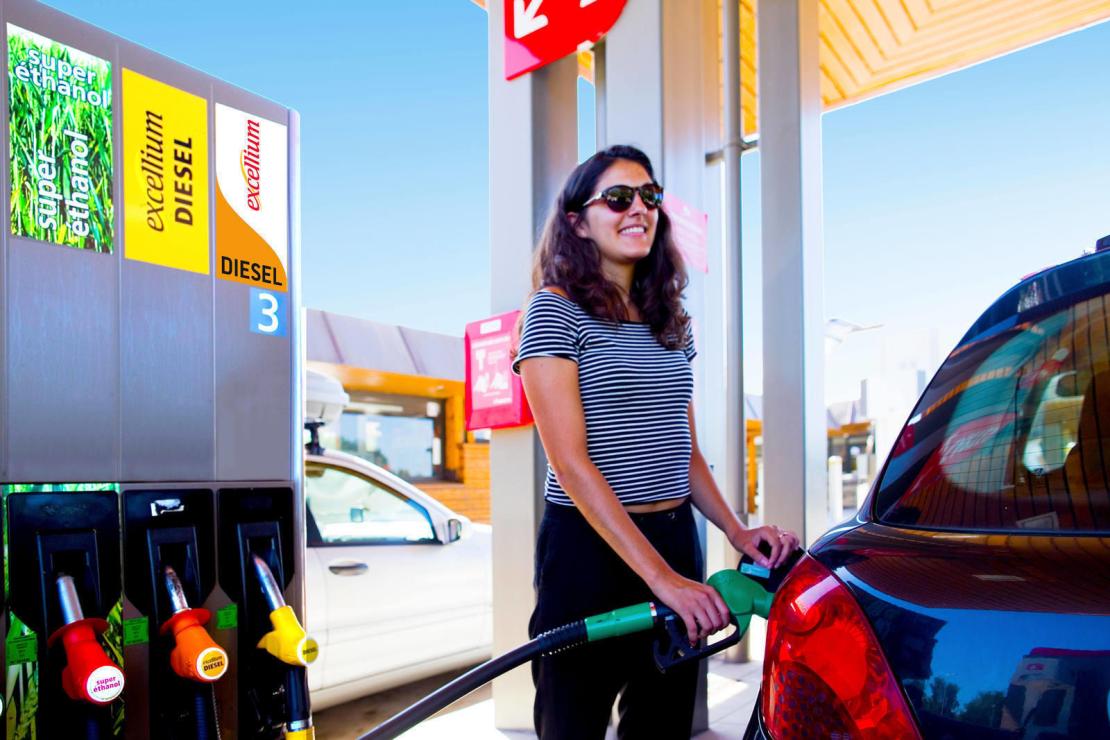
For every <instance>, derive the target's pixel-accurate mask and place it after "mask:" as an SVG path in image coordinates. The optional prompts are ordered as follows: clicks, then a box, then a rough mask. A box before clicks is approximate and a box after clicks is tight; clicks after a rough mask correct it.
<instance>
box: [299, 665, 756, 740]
mask: <svg viewBox="0 0 1110 740" xmlns="http://www.w3.org/2000/svg"><path fill="white" fill-rule="evenodd" d="M516 670H523V669H522V668H518V669H516ZM463 672H464V671H456V672H453V673H445V674H442V675H439V676H433V677H431V678H427V679H425V680H423V681H417V682H416V683H412V684H408V685H407V686H400V687H398V688H396V689H390V690H389V691H383V692H381V693H379V694H374V695H372V696H367V697H364V698H362V699H357V700H355V701H352V702H348V703H346V704H340V705H339V706H336V707H332V708H330V709H325V710H323V711H321V712H316V713H314V715H313V717H314V720H315V724H316V737H317V738H319V740H354V738H357V737H358V736H359V735H360V734H362V733H364V732H366V731H368V730H371V729H373V728H374V727H376V726H378V725H379V724H381V723H382V722H384V721H385V720H387V719H389V718H390V717H391V716H393V715H394V714H395V713H396V712H398V711H400V710H402V709H404V708H405V707H407V706H409V705H410V704H412V703H413V702H415V701H417V700H418V699H420V698H421V697H423V696H425V695H427V694H429V693H431V692H432V691H434V690H435V689H437V688H439V687H440V686H442V685H443V684H445V683H447V682H448V681H450V680H451V679H453V678H455V677H456V676H458V675H460V674H461V673H463ZM762 672H763V664H762V663H761V662H757V661H753V662H749V663H726V662H724V661H723V660H719V659H716V658H712V659H710V661H709V729H708V730H707V731H705V732H703V733H701V734H699V735H697V736H695V740H724V738H729V739H730V740H738V739H739V738H740V736H741V735H742V734H743V732H744V728H745V727H747V724H748V718H749V717H751V713H752V707H753V706H754V705H755V697H756V693H757V692H758V690H759V680H760V677H761V675H762ZM402 737H404V738H405V740H438V739H440V738H445V737H450V738H466V740H501V739H503V738H510V739H512V740H517V739H519V740H526V739H527V738H534V737H535V733H532V732H503V731H500V730H497V729H496V728H494V726H493V700H492V698H491V693H490V686H489V684H486V685H485V686H483V687H482V688H480V689H478V690H477V691H475V692H473V693H471V694H470V695H468V696H466V697H464V698H462V699H460V700H459V701H457V702H455V703H454V704H452V705H451V706H449V707H447V708H446V709H444V710H443V711H441V712H440V713H439V714H437V715H435V716H434V717H432V718H430V719H428V720H426V721H424V722H423V723H422V724H420V725H418V726H417V727H414V728H413V729H412V730H410V731H408V732H406V733H405V734H404V735H403V736H402ZM606 737H607V738H615V737H616V732H615V731H614V730H613V728H611V727H610V728H609V732H608V734H607V735H606Z"/></svg>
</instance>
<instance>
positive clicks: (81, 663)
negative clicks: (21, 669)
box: [47, 619, 123, 704]
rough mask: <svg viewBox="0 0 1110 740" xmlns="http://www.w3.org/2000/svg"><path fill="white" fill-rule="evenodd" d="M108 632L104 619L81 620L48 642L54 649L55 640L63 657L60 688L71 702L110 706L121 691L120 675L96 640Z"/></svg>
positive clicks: (52, 636) (55, 634)
mask: <svg viewBox="0 0 1110 740" xmlns="http://www.w3.org/2000/svg"><path fill="white" fill-rule="evenodd" d="M106 629H108V623H107V622H105V621H104V620H103V619H82V620H79V621H77V622H73V623H71V624H67V625H66V626H65V627H62V628H61V629H59V630H58V631H57V632H55V633H54V634H53V635H51V636H50V639H49V640H47V644H48V645H53V644H54V642H55V641H57V640H58V638H61V640H62V647H63V648H65V653H66V667H65V670H63V671H62V688H64V689H65V692H66V694H68V695H69V698H70V699H73V700H74V701H87V702H89V703H91V704H109V703H111V702H112V701H113V700H114V699H115V698H116V697H117V696H119V695H120V692H122V691H123V671H122V670H120V668H119V666H117V665H116V664H115V663H113V662H112V661H111V660H110V659H109V658H108V656H107V655H105V654H104V648H102V647H101V646H100V642H99V641H98V640H97V639H96V636H97V634H99V633H101V632H103V631H104V630H106Z"/></svg>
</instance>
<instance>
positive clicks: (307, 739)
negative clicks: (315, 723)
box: [285, 727, 316, 740]
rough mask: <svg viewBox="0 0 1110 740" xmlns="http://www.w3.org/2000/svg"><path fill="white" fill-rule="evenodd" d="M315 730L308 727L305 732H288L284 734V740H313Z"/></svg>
mask: <svg viewBox="0 0 1110 740" xmlns="http://www.w3.org/2000/svg"><path fill="white" fill-rule="evenodd" d="M315 738H316V730H315V728H312V727H309V728H308V729H305V730H290V731H288V732H286V733H285V740H315Z"/></svg>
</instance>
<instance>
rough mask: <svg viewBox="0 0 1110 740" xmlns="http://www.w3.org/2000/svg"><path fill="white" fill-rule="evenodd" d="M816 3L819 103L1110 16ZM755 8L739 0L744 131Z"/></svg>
mask: <svg viewBox="0 0 1110 740" xmlns="http://www.w3.org/2000/svg"><path fill="white" fill-rule="evenodd" d="M724 1H725V2H727V1H728V0H724ZM819 4H820V8H819V13H820V17H819V20H818V27H819V29H818V30H819V32H820V37H821V50H820V63H821V98H822V101H823V103H824V108H825V110H832V109H834V108H839V107H841V106H844V105H850V104H851V103H856V102H859V101H860V100H865V99H867V98H871V97H875V96H877V95H881V94H883V93H887V92H890V91H892V90H896V89H899V88H902V87H906V86H908V85H912V84H914V83H917V82H922V81H924V80H927V79H931V78H933V77H937V76H939V75H942V74H945V73H946V72H953V71H955V70H958V69H963V68H964V67H969V66H971V65H973V64H978V63H979V62H983V61H986V60H988V59H993V58H995V57H998V56H1001V55H1003V54H1007V53H1009V52H1012V51H1016V50H1018V49H1021V48H1024V47H1026V46H1031V45H1033V44H1036V43H1040V42H1041V41H1047V40H1048V39H1051V38H1054V37H1056V36H1060V35H1062V34H1065V33H1069V32H1071V31H1076V30H1079V29H1081V28H1085V27H1087V26H1090V25H1093V24H1096V23H1099V22H1101V21H1104V20H1107V19H1110V0H820V3H819ZM758 15H759V3H758V2H757V0H740V86H741V91H740V101H741V111H742V119H743V123H742V125H743V129H744V135H745V136H752V135H753V134H755V133H756V131H757V102H756V100H757V94H756V79H757V76H756V23H757V22H758Z"/></svg>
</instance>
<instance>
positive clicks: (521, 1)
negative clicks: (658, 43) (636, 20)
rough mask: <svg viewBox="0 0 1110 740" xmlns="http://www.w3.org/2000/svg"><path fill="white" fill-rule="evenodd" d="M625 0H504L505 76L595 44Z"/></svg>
mask: <svg viewBox="0 0 1110 740" xmlns="http://www.w3.org/2000/svg"><path fill="white" fill-rule="evenodd" d="M625 2H626V0H504V3H505V6H504V7H505V79H507V80H511V79H513V78H514V77H519V76H520V75H522V74H525V73H526V72H531V71H532V70H534V69H537V68H539V67H542V66H543V65H545V64H549V63H551V62H554V61H555V60H557V59H562V58H563V57H565V56H567V55H568V54H573V53H574V52H576V51H578V49H580V48H581V47H583V46H584V45H585V46H589V45H592V44H596V43H597V42H598V41H600V40H601V39H602V37H603V36H605V34H606V33H607V32H608V31H609V29H610V28H612V27H613V24H614V23H616V22H617V18H619V17H620V14H621V11H622V10H624V4H625Z"/></svg>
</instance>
